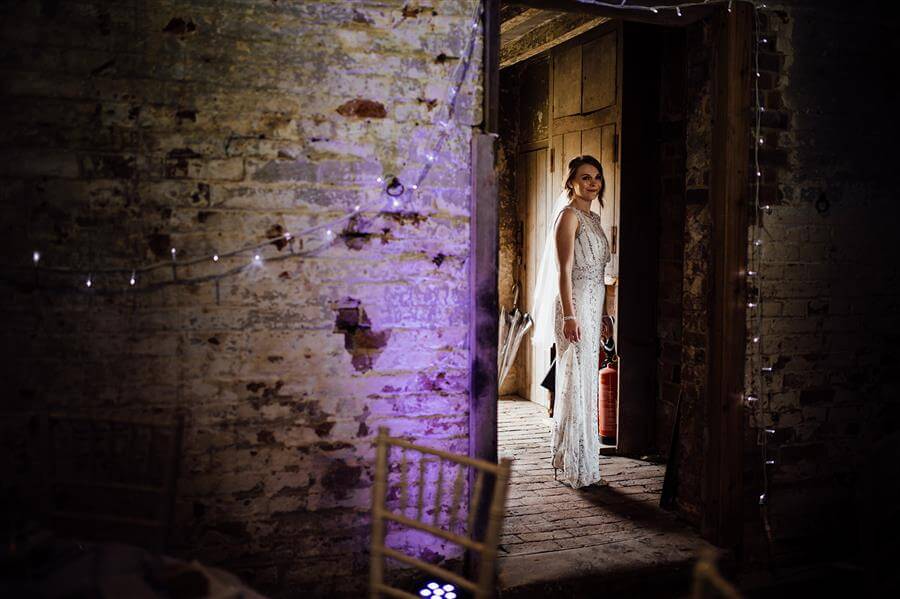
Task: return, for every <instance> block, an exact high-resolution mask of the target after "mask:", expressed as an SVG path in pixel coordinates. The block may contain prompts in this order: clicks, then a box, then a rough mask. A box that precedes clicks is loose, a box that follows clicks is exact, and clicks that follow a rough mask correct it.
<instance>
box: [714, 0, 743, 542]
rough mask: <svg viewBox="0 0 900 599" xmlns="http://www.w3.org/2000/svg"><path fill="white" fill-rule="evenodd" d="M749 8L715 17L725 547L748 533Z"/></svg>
mask: <svg viewBox="0 0 900 599" xmlns="http://www.w3.org/2000/svg"><path fill="white" fill-rule="evenodd" d="M752 10H753V9H752V7H750V6H748V5H747V4H746V3H743V2H741V3H735V6H734V8H733V10H732V11H731V12H727V11H725V10H719V13H718V15H717V16H716V21H717V30H718V35H717V38H718V43H717V48H716V62H715V64H716V66H715V71H714V94H715V97H714V100H713V105H714V106H715V113H714V115H713V134H712V138H713V139H712V147H713V151H712V167H711V173H710V214H711V217H712V245H711V247H712V251H711V254H712V255H711V256H710V276H711V280H712V301H711V303H712V305H711V306H710V311H709V317H710V320H709V331H710V340H709V348H710V353H709V374H708V377H709V378H708V380H707V393H706V397H707V399H706V401H707V422H708V426H709V445H708V448H709V451H707V452H706V456H707V457H706V462H705V463H704V473H703V505H702V521H701V532H702V533H703V535H704V537H706V538H707V539H708V540H710V541H712V542H713V543H715V544H717V545H720V546H728V547H733V546H735V545H737V544H738V543H739V542H740V539H741V533H742V529H743V519H742V509H741V508H742V499H743V439H744V437H743V406H742V395H743V389H744V357H745V356H744V354H745V343H746V334H747V332H746V324H745V318H746V301H747V299H746V298H747V294H746V281H745V279H744V276H743V273H745V272H746V268H747V222H748V217H747V213H748V205H749V201H748V200H749V186H748V177H747V175H748V166H749V165H748V162H749V158H748V157H749V151H750V147H749V139H750V39H751V34H752V19H753V14H752Z"/></svg>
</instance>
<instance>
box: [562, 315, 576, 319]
mask: <svg viewBox="0 0 900 599" xmlns="http://www.w3.org/2000/svg"><path fill="white" fill-rule="evenodd" d="M563 320H575V317H574V316H563Z"/></svg>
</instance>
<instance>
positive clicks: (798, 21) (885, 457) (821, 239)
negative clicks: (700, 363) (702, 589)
mask: <svg viewBox="0 0 900 599" xmlns="http://www.w3.org/2000/svg"><path fill="white" fill-rule="evenodd" d="M770 6H771V5H770ZM871 6H872V4H871V3H864V4H863V5H862V6H860V7H858V8H859V9H860V10H852V11H851V10H848V7H847V6H846V5H841V4H838V3H826V4H824V5H822V4H821V3H818V2H816V3H813V2H804V1H800V2H790V3H782V4H779V5H777V6H774V7H772V9H771V10H769V11H766V12H764V13H763V16H764V18H763V20H762V22H761V31H762V33H763V35H764V37H766V38H767V42H766V43H765V44H764V47H763V52H762V53H761V55H760V70H761V75H762V76H761V78H760V84H761V89H762V90H763V97H762V99H763V102H764V104H765V109H766V110H765V112H764V113H763V123H762V124H763V135H762V137H763V140H764V141H763V145H762V147H761V152H760V159H761V163H762V172H763V185H762V193H761V203H763V204H766V203H768V204H771V205H773V206H774V209H773V211H772V213H771V214H764V215H763V234H762V241H763V246H762V265H761V267H760V281H759V289H760V292H761V295H762V301H763V314H762V316H763V318H762V327H763V328H762V340H761V343H762V346H761V348H760V349H761V355H762V363H763V365H770V366H772V367H773V372H772V373H771V374H770V375H766V377H765V383H764V393H763V397H762V401H761V402H760V403H761V405H760V406H759V411H758V413H757V414H756V417H757V418H758V422H759V423H761V424H765V425H770V426H773V427H774V428H775V430H776V433H775V435H774V436H773V437H771V441H770V452H769V453H770V457H773V458H774V459H776V461H777V463H776V465H775V466H773V467H771V468H770V469H769V474H770V480H771V492H770V501H769V514H770V519H771V524H772V532H773V537H774V541H775V545H774V549H775V555H776V556H777V559H779V560H781V562H782V563H784V562H786V561H789V560H792V559H807V558H809V556H810V555H822V554H823V553H825V552H839V553H840V554H842V555H848V556H851V557H852V556H855V555H856V554H855V552H856V550H858V549H860V548H862V549H864V550H867V551H872V553H871V555H870V557H871V558H874V561H873V562H870V563H871V564H876V565H877V564H878V563H882V565H887V562H886V560H887V559H888V557H887V556H888V555H889V554H890V550H888V549H887V547H889V545H888V543H889V542H890V541H889V539H888V538H887V536H886V533H885V532H883V531H886V530H895V529H896V528H897V526H898V525H900V512H898V509H897V508H896V505H897V504H896V501H895V500H894V499H892V498H891V497H895V494H896V492H897V491H898V486H897V485H898V483H897V481H898V480H900V477H898V476H897V472H898V464H900V456H898V451H897V447H900V443H898V434H900V433H898V427H897V422H898V414H900V404H898V401H897V389H898V372H900V369H898V359H897V352H896V349H895V348H896V346H897V343H896V342H897V341H898V336H897V331H898V330H900V327H898V321H897V318H898V317H897V315H898V309H897V308H898V303H900V302H898V296H900V289H898V276H897V275H898V270H897V263H896V260H895V259H894V255H895V254H896V249H895V247H894V244H893V243H892V240H893V238H894V237H895V231H894V230H895V228H896V222H897V216H898V210H897V207H896V197H895V196H896V182H895V181H894V180H893V172H894V170H895V169H894V168H893V165H892V164H891V163H890V162H889V158H888V157H889V156H893V155H895V154H896V152H894V151H893V150H894V148H893V142H894V140H895V139H896V135H897V125H896V119H894V118H893V117H892V116H891V115H892V114H893V103H892V102H893V101H892V100H891V99H890V95H889V93H888V88H887V85H888V83H887V82H886V81H885V80H884V77H883V73H882V70H881V69H882V66H881V63H882V62H883V60H884V57H885V56H892V55H894V54H895V53H896V50H897V41H896V40H897V29H898V25H897V21H896V19H890V18H881V16H879V15H880V13H879V12H878V11H877V10H875V11H874V12H872V11H866V10H862V9H864V8H866V7H871ZM861 90H865V93H864V94H862V95H860V93H861ZM752 324H753V323H751V322H748V326H751V325H752ZM751 330H752V329H751ZM752 350H753V348H752V347H748V356H751V355H752V353H751V352H752ZM759 366H760V364H758V363H755V362H749V361H748V371H750V370H751V369H756V368H758V367H759ZM749 374H755V372H751V373H749ZM751 385H752V383H751ZM751 388H752V386H751ZM749 418H750V420H749V422H748V424H749V423H752V422H753V421H752V418H753V416H752V415H751V416H750V417H749ZM755 442H756V438H755V437H753V438H751V439H748V446H750V447H753V446H755ZM751 459H752V462H750V463H748V469H749V473H750V475H749V476H748V478H747V484H746V485H745V488H746V489H747V492H748V506H749V505H753V506H754V507H753V509H749V510H748V514H750V517H751V518H753V519H754V520H755V521H754V525H755V526H756V528H758V519H757V516H758V510H757V508H756V502H755V499H756V496H758V492H759V486H758V483H761V469H762V467H761V466H760V464H759V461H758V460H759V456H758V452H757V453H756V454H754V455H753V456H752V458H751ZM887 481H892V482H887ZM885 484H886V485H887V486H884V485H885ZM754 493H755V495H754ZM882 493H884V496H883V498H881V499H876V498H878V497H881V494H882ZM751 495H752V496H751ZM878 546H880V547H881V548H882V551H874V550H873V548H874V547H878ZM875 570H876V571H877V570H878V568H877V567H876V569H875ZM887 571H888V570H885V569H882V570H881V571H880V572H879V575H884V573H885V572H887Z"/></svg>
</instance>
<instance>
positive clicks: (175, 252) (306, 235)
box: [31, 0, 482, 293]
mask: <svg viewBox="0 0 900 599" xmlns="http://www.w3.org/2000/svg"><path fill="white" fill-rule="evenodd" d="M481 13H482V2H481V0H477V1H476V2H475V8H474V9H473V11H472V13H471V18H470V19H469V20H468V21H467V23H468V27H467V29H468V31H467V35H466V41H465V44H464V47H463V52H462V55H461V56H460V57H459V61H458V63H457V65H456V67H455V69H454V72H453V73H452V75H451V77H450V82H449V84H448V87H447V90H446V99H445V102H443V103H442V105H441V106H440V107H439V108H438V111H437V112H436V113H435V114H436V117H434V120H433V121H432V123H431V124H430V125H431V126H430V127H429V133H430V134H429V135H428V136H427V138H426V143H425V145H424V159H425V161H424V164H422V165H421V167H420V168H419V169H418V172H417V173H414V174H413V175H412V176H410V177H409V178H408V179H407V178H406V177H404V174H403V173H404V171H405V170H406V166H407V164H408V159H404V160H403V161H402V162H401V164H400V171H399V173H398V174H392V173H386V174H382V175H379V176H378V177H376V179H375V181H374V183H376V184H377V185H378V187H379V188H380V189H381V192H382V194H383V195H384V196H387V202H388V205H387V206H385V207H384V208H383V211H385V212H397V211H402V210H403V209H404V208H405V207H408V206H410V205H412V203H413V200H414V197H415V195H416V193H417V192H418V191H419V189H420V187H421V186H422V184H423V182H424V181H425V179H426V177H427V176H428V174H429V172H430V171H431V169H432V167H433V166H434V164H435V163H436V161H437V159H438V157H439V156H440V153H441V150H442V149H443V147H444V144H445V143H446V142H447V140H448V139H449V137H450V134H451V133H452V131H453V119H454V118H455V115H456V110H457V102H458V100H459V97H460V92H461V91H462V89H463V86H464V84H465V81H466V76H467V75H468V73H469V69H470V67H471V65H472V59H473V55H474V49H475V43H476V40H477V37H478V35H477V34H478V30H479V27H480V23H481ZM410 138H411V139H413V140H414V143H415V136H413V135H411V136H410ZM414 150H415V149H414V148H413V149H411V150H410V152H409V153H408V155H418V154H419V153H418V152H415V151H414ZM404 180H407V181H411V183H409V184H405V183H404V182H403V181H404ZM362 211H363V206H361V205H360V204H357V205H355V206H353V208H352V209H351V210H349V211H347V212H345V213H344V214H342V215H341V216H339V217H336V218H333V219H331V220H328V221H324V222H320V223H318V224H316V225H312V226H309V227H307V228H304V229H302V230H295V231H287V232H285V233H282V234H279V235H277V236H274V237H272V236H267V237H266V238H265V239H264V240H262V241H259V242H255V243H249V244H246V245H243V246H240V247H237V248H233V249H230V250H227V251H211V252H208V253H206V254H205V255H202V256H197V257H193V258H182V257H181V256H182V254H183V253H184V252H183V251H181V250H179V249H178V248H176V247H171V248H170V250H169V256H170V259H168V260H162V261H158V262H154V263H151V264H146V265H143V266H132V267H128V268H122V267H118V268H116V267H113V268H94V267H93V265H91V266H90V267H89V268H87V269H83V268H81V269H78V268H68V267H62V266H48V265H47V264H46V262H47V261H46V256H45V254H44V253H43V252H41V251H40V250H39V249H35V250H34V251H33V252H32V255H31V259H32V263H33V266H34V270H35V277H36V281H37V280H38V279H37V277H38V274H39V273H52V274H58V275H70V276H73V277H76V278H78V279H80V281H81V283H80V284H78V285H76V289H78V288H80V289H81V290H82V291H90V292H93V293H97V292H107V293H120V292H122V291H129V290H138V289H141V290H144V291H152V290H156V289H159V288H161V287H164V286H167V285H176V284H177V285H185V284H196V283H201V282H205V281H209V280H216V281H217V280H219V279H221V278H223V277H226V276H230V275H234V274H237V273H240V272H243V271H245V270H246V269H248V268H251V267H254V266H262V265H263V264H264V263H265V262H267V261H280V260H285V259H291V258H296V257H301V256H309V255H311V254H314V253H316V252H318V251H321V250H323V249H325V248H327V247H328V246H330V245H331V244H332V243H333V242H334V241H335V240H336V239H338V237H339V235H338V234H337V233H335V231H336V230H337V227H338V226H339V225H341V224H342V223H344V222H347V221H350V220H351V219H353V218H354V217H356V216H357V215H359V214H361V213H362ZM271 246H276V247H279V248H280V247H285V246H286V247H287V248H288V250H289V252H288V253H287V254H279V255H276V256H271V257H267V256H266V255H265V250H266V249H267V248H269V247H271ZM242 255H248V256H249V257H250V259H249V260H247V261H246V262H244V263H242V264H239V265H238V266H236V267H232V268H228V269H223V270H220V271H217V272H216V273H214V274H206V275H202V276H191V277H187V278H185V277H179V270H181V271H182V272H184V271H185V269H187V268H188V267H191V266H194V265H200V264H206V265H209V264H214V265H215V264H224V263H225V259H227V258H232V257H235V256H242ZM160 269H171V273H172V274H171V277H170V278H167V279H162V280H157V281H153V282H152V283H147V284H143V285H142V281H143V280H144V279H145V278H146V275H148V273H150V272H152V271H156V270H160ZM100 277H103V278H104V279H105V280H107V281H108V280H112V281H115V282H114V283H112V284H109V285H108V286H106V287H105V288H102V289H101V288H100V287H99V286H98V282H99V280H100Z"/></svg>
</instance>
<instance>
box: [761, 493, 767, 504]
mask: <svg viewBox="0 0 900 599" xmlns="http://www.w3.org/2000/svg"><path fill="white" fill-rule="evenodd" d="M768 500H769V496H768V495H766V494H765V493H761V494H760V496H759V505H766V502H767V501H768Z"/></svg>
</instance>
